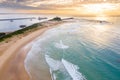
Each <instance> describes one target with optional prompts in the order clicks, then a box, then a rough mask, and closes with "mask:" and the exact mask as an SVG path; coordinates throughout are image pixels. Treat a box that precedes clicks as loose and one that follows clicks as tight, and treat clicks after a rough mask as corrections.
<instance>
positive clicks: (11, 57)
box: [0, 22, 63, 80]
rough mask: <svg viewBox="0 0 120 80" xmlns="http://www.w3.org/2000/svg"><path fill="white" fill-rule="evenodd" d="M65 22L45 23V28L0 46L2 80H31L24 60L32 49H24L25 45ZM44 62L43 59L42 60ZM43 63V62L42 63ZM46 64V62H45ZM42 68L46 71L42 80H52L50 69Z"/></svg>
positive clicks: (0, 76) (0, 77)
mask: <svg viewBox="0 0 120 80" xmlns="http://www.w3.org/2000/svg"><path fill="white" fill-rule="evenodd" d="M60 23H63V22H47V23H43V24H44V26H46V27H44V28H41V29H38V30H35V31H34V32H31V33H29V34H27V35H26V34H25V35H24V34H23V35H21V36H17V38H16V37H13V38H12V40H9V42H7V43H6V42H2V43H1V44H0V47H2V48H1V50H0V54H1V55H0V80H30V77H29V75H28V74H27V72H26V71H25V67H24V59H25V57H26V55H27V53H28V51H29V49H30V48H31V46H29V47H28V48H24V46H25V45H27V44H28V43H30V42H32V41H34V40H35V39H36V38H37V37H38V36H40V35H42V34H43V33H44V32H45V31H46V30H48V29H50V28H53V27H55V26H56V25H59V24H60ZM41 60H43V59H41ZM41 62H42V61H41ZM43 62H45V61H43ZM42 65H43V64H42ZM43 66H44V67H43V68H41V70H42V71H44V73H43V74H41V75H40V76H41V79H42V80H51V76H50V73H49V68H48V67H46V66H47V65H43Z"/></svg>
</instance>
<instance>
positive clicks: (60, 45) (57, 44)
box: [55, 40, 69, 49]
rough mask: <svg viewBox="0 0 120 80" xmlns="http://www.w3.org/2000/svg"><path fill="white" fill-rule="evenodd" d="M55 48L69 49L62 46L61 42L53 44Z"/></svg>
mask: <svg viewBox="0 0 120 80" xmlns="http://www.w3.org/2000/svg"><path fill="white" fill-rule="evenodd" d="M55 47H57V48H61V49H67V48H69V46H67V45H64V44H63V42H62V40H60V43H55Z"/></svg>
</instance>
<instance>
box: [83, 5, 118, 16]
mask: <svg viewBox="0 0 120 80" xmlns="http://www.w3.org/2000/svg"><path fill="white" fill-rule="evenodd" d="M82 7H83V8H85V10H87V11H88V12H92V13H97V14H101V13H104V12H106V11H110V10H115V9H117V8H118V6H117V5H116V4H111V3H101V4H84V5H82Z"/></svg>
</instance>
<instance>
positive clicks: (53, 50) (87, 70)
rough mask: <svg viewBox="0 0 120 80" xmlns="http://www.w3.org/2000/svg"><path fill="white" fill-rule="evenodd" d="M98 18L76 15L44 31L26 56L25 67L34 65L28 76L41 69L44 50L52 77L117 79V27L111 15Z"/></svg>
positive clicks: (119, 49)
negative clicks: (84, 17)
mask: <svg viewBox="0 0 120 80" xmlns="http://www.w3.org/2000/svg"><path fill="white" fill-rule="evenodd" d="M99 19H101V18H98V17H97V20H95V18H91V20H90V19H88V20H87V19H77V20H76V19H75V20H73V22H70V23H65V24H62V25H59V26H58V27H56V28H53V29H50V30H48V31H47V32H45V33H44V34H43V36H42V37H40V38H39V39H38V41H37V42H35V45H36V47H34V46H33V49H32V50H30V52H29V54H28V56H27V58H26V64H25V65H26V66H27V68H28V70H29V69H30V68H31V69H35V71H31V72H30V74H31V76H34V75H32V74H33V73H34V74H40V73H41V72H39V71H38V70H37V69H38V68H39V67H41V65H40V64H39V61H40V60H41V58H39V57H38V56H40V54H43V55H45V59H46V62H47V64H48V66H49V68H50V70H51V75H52V76H53V78H54V79H55V80H120V77H119V76H120V65H119V64H120V62H119V61H120V43H119V41H120V36H119V35H120V32H119V30H120V27H119V25H118V24H117V22H116V21H114V22H116V23H113V24H111V19H113V18H111V19H110V18H104V19H108V20H105V21H102V22H101V21H98V20H99ZM117 20H119V18H117ZM116 25H117V26H116ZM46 55H47V56H46ZM63 55H64V56H63ZM33 58H34V59H33ZM28 63H29V64H28ZM35 63H37V64H35ZM31 64H32V66H30V65H31ZM35 65H37V66H35ZM36 80H39V78H38V79H36Z"/></svg>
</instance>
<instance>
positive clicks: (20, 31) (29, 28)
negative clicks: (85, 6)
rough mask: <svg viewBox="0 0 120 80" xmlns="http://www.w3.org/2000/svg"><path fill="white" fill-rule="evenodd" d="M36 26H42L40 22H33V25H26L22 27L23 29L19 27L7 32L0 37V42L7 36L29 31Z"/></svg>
mask: <svg viewBox="0 0 120 80" xmlns="http://www.w3.org/2000/svg"><path fill="white" fill-rule="evenodd" d="M38 26H39V27H40V26H41V28H42V24H40V23H35V24H33V25H31V26H28V27H26V28H23V29H20V30H17V31H15V32H12V33H9V34H7V35H4V36H3V37H1V38H0V42H2V41H4V40H5V39H7V38H11V37H12V36H14V35H19V34H23V33H25V32H27V31H31V30H32V29H35V28H37V27H38Z"/></svg>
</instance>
